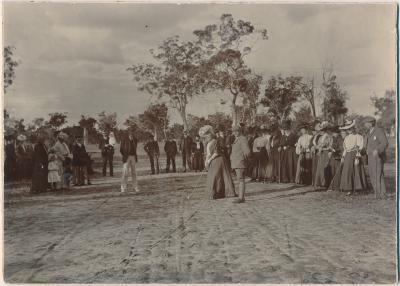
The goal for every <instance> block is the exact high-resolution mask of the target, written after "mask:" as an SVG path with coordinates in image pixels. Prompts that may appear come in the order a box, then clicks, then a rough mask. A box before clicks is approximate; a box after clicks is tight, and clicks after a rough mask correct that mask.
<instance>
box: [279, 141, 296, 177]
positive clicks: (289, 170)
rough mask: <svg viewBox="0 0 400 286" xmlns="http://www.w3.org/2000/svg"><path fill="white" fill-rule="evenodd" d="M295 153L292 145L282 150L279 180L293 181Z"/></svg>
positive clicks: (294, 175)
mask: <svg viewBox="0 0 400 286" xmlns="http://www.w3.org/2000/svg"><path fill="white" fill-rule="evenodd" d="M296 168H297V154H296V150H295V148H294V147H288V148H286V150H283V152H282V161H281V174H280V175H281V182H283V183H294V181H295V179H296Z"/></svg>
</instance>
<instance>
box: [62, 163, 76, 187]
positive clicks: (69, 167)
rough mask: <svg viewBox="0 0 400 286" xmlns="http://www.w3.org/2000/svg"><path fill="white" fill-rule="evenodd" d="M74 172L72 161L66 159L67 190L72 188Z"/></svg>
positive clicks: (65, 179) (65, 178)
mask: <svg viewBox="0 0 400 286" xmlns="http://www.w3.org/2000/svg"><path fill="white" fill-rule="evenodd" d="M73 174H74V172H73V171H72V160H71V158H69V157H66V158H65V160H64V182H65V185H66V186H67V189H69V188H70V186H71V181H72V177H73Z"/></svg>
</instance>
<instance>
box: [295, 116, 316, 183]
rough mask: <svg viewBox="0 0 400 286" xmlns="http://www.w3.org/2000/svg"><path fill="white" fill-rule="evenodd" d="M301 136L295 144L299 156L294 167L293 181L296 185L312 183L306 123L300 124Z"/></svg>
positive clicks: (309, 141)
mask: <svg viewBox="0 0 400 286" xmlns="http://www.w3.org/2000/svg"><path fill="white" fill-rule="evenodd" d="M298 129H299V130H300V133H301V136H300V138H299V140H298V141H297V144H296V154H297V155H298V156H299V159H298V161H297V169H296V180H295V183H296V184H298V185H311V184H312V158H311V139H312V135H310V134H309V133H308V126H307V124H303V125H300V126H299V128H298Z"/></svg>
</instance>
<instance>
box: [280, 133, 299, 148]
mask: <svg viewBox="0 0 400 286" xmlns="http://www.w3.org/2000/svg"><path fill="white" fill-rule="evenodd" d="M297 140H298V138H297V136H296V135H295V134H293V133H290V134H289V135H282V137H281V140H280V147H293V148H294V147H296V143H297Z"/></svg>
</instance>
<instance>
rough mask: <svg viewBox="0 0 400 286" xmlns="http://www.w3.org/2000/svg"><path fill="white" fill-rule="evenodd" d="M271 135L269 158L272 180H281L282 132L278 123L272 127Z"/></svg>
mask: <svg viewBox="0 0 400 286" xmlns="http://www.w3.org/2000/svg"><path fill="white" fill-rule="evenodd" d="M272 129H273V131H272V137H271V156H270V157H271V160H272V176H271V181H272V182H278V183H280V182H281V176H280V175H281V171H280V169H281V151H280V144H281V140H282V132H281V130H280V129H279V127H278V125H274V126H273V127H272Z"/></svg>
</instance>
